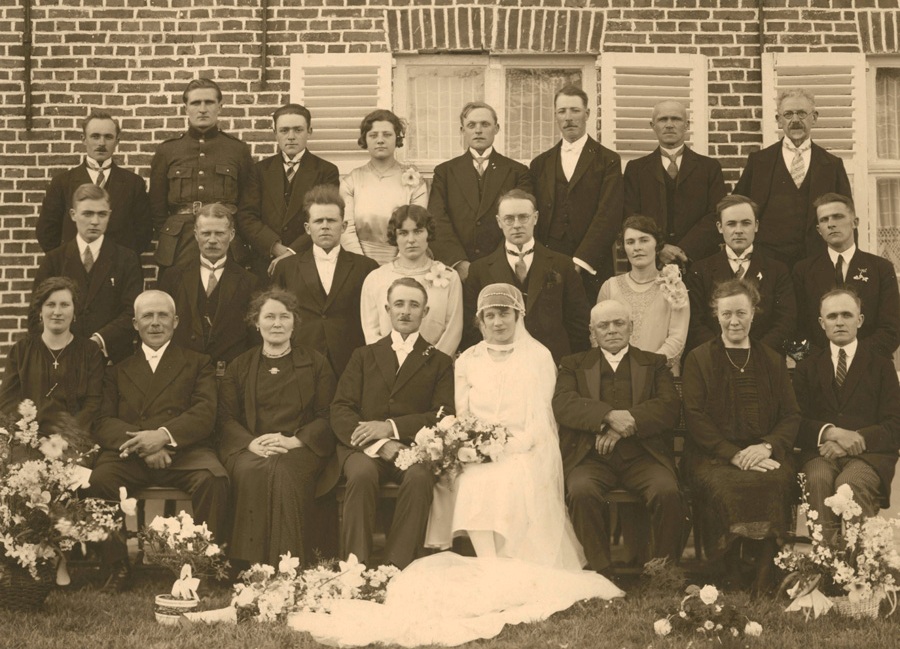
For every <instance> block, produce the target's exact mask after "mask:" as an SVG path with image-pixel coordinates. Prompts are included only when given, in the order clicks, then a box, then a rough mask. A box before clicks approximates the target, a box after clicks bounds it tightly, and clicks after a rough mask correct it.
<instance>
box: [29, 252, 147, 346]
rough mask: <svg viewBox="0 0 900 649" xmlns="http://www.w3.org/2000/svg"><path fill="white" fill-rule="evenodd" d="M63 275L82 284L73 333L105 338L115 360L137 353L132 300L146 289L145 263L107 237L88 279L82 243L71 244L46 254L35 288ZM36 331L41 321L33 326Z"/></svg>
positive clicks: (36, 276) (35, 281) (79, 286)
mask: <svg viewBox="0 0 900 649" xmlns="http://www.w3.org/2000/svg"><path fill="white" fill-rule="evenodd" d="M57 276H65V277H68V278H70V279H72V280H74V281H75V283H76V284H77V285H78V292H79V298H80V299H79V302H78V309H77V310H76V311H75V322H74V323H73V324H72V333H74V334H76V335H78V336H83V337H84V338H90V337H91V335H92V334H94V333H95V332H97V333H99V334H100V335H101V336H103V340H104V342H105V343H106V352H107V354H108V355H109V358H110V360H111V361H112V362H114V363H116V362H118V361H120V360H122V359H123V358H126V357H127V356H128V355H130V354H131V352H132V351H133V350H134V338H135V332H134V326H133V325H132V322H131V320H132V318H133V317H134V298H136V297H137V296H138V294H140V292H141V291H142V290H144V275H143V272H142V271H141V263H140V261H138V258H137V255H135V253H134V251H133V250H131V249H129V248H125V247H124V246H120V245H119V244H117V243H115V242H114V241H113V240H112V239H111V238H109V237H104V239H103V245H102V246H100V254H99V255H97V259H96V260H95V261H94V266H93V268H91V274H90V277H88V274H87V273H86V272H85V270H84V264H83V263H82V261H81V256H80V255H79V254H78V243H77V242H76V241H75V240H72V241H69V242H68V243H66V244H64V245H62V246H61V247H59V248H57V249H56V250H53V251H51V252H49V253H47V256H46V257H44V259H43V260H42V261H41V265H40V266H39V267H38V270H37V273H36V274H35V277H34V286H35V287H37V286H38V285H39V284H40V283H41V282H43V281H44V280H45V279H47V278H48V277H57ZM30 326H31V330H32V331H38V323H36V322H32V323H30Z"/></svg>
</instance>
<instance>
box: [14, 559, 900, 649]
mask: <svg viewBox="0 0 900 649" xmlns="http://www.w3.org/2000/svg"><path fill="white" fill-rule="evenodd" d="M73 577H74V578H75V584H74V585H75V586H76V588H77V587H78V586H79V584H84V583H85V581H86V577H87V576H86V575H84V574H79V573H75V574H74V575H73ZM170 584H171V578H170V577H169V575H168V574H167V573H164V572H157V571H155V570H143V571H141V572H140V573H139V578H138V582H137V585H136V587H135V589H134V590H133V591H131V592H129V593H126V594H122V595H109V594H105V593H100V592H98V591H96V590H94V589H92V588H90V587H87V588H83V589H76V590H71V591H61V590H57V591H54V592H53V593H51V594H50V597H49V598H48V599H47V602H46V604H45V607H44V610H43V611H42V612H39V613H28V614H25V613H9V612H5V611H0V647H2V648H3V649H168V648H169V647H173V648H177V649H231V648H235V649H238V648H240V649H276V648H277V649H282V648H284V647H299V648H312V647H320V646H321V645H319V644H317V643H316V642H315V641H313V640H312V638H311V637H310V636H308V635H306V634H300V633H296V632H293V631H290V630H288V629H287V628H286V627H284V626H280V625H269V624H242V625H239V626H235V625H218V626H211V627H207V626H204V625H196V626H184V627H164V626H160V625H158V624H157V623H156V622H155V621H154V618H153V596H154V594H157V593H160V592H165V591H166V590H167V588H168V586H169V585H170ZM627 590H629V595H628V597H626V598H625V599H624V600H618V601H613V602H604V601H596V600H595V601H589V602H584V603H580V604H577V605H575V606H573V607H572V608H571V609H569V610H567V611H563V612H561V613H558V614H556V615H554V616H553V617H551V618H550V619H549V620H547V621H545V622H542V623H538V624H523V625H518V626H513V627H507V628H506V629H504V631H503V632H502V633H501V634H500V635H499V636H498V637H496V638H494V639H493V640H485V641H479V642H474V643H470V644H469V645H465V646H467V647H479V648H484V649H522V648H531V647H534V648H538V647H542V648H545V649H576V648H585V649H598V648H599V649H605V648H606V647H610V648H614V649H618V648H620V647H625V648H629V649H630V648H632V647H639V648H642V649H643V648H648V647H653V648H654V649H666V648H671V649H674V648H676V647H677V648H679V649H684V648H686V647H689V646H690V647H726V648H727V647H751V648H752V647H759V648H765V649H779V648H785V649H795V648H803V649H826V648H834V649H848V648H853V647H864V648H867V649H868V648H872V649H878V648H881V647H884V648H891V649H893V648H895V647H900V612H898V613H895V614H894V616H893V617H891V618H888V619H887V620H885V619H879V620H875V621H854V620H849V619H846V618H840V617H837V616H835V615H833V614H829V615H828V616H826V617H824V618H821V619H819V620H817V621H811V622H809V623H806V622H804V620H803V617H802V615H800V614H796V613H791V614H786V613H783V612H782V611H783V609H784V607H785V606H786V604H785V603H783V602H771V601H768V602H764V603H750V602H749V601H748V600H747V598H746V596H744V595H731V596H729V598H728V601H729V602H731V603H733V604H734V605H736V606H737V607H738V608H739V610H743V611H744V612H745V613H746V614H747V615H748V616H749V617H750V618H751V619H754V620H756V621H758V622H760V623H761V624H762V625H763V628H764V631H763V635H762V636H761V637H759V638H746V639H743V640H739V641H735V640H732V639H727V640H726V639H723V642H722V643H719V642H715V641H708V640H707V641H704V640H703V639H702V638H699V637H696V636H691V637H685V636H681V637H671V636H670V637H667V638H658V637H657V636H655V635H654V633H653V621H654V620H655V619H656V618H657V617H659V615H658V613H659V611H660V610H661V609H666V610H673V609H674V608H675V607H677V604H678V600H679V597H678V595H677V594H676V593H672V594H661V593H659V592H658V591H656V590H652V589H651V588H650V587H646V586H643V585H642V584H636V585H635V586H633V587H631V588H630V589H627ZM201 595H202V596H203V601H202V602H201V606H203V607H204V608H218V607H221V606H224V605H226V604H227V602H228V600H229V597H230V591H229V589H227V588H226V587H224V586H210V585H209V584H206V583H204V584H201ZM692 641H693V642H692Z"/></svg>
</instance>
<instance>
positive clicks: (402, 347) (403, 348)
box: [391, 340, 416, 354]
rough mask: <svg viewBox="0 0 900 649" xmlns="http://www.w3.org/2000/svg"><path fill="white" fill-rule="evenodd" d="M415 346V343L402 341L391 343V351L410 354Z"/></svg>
mask: <svg viewBox="0 0 900 649" xmlns="http://www.w3.org/2000/svg"><path fill="white" fill-rule="evenodd" d="M415 344H416V343H415V342H408V341H406V340H404V341H403V342H402V343H392V344H391V349H393V350H394V351H395V352H404V353H406V354H411V353H412V350H413V346H414V345H415Z"/></svg>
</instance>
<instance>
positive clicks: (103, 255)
mask: <svg viewBox="0 0 900 649" xmlns="http://www.w3.org/2000/svg"><path fill="white" fill-rule="evenodd" d="M75 249H76V250H78V245H77V244H76V246H75ZM115 256H116V249H115V244H114V243H113V240H112V239H110V238H109V237H103V245H101V246H100V254H99V255H98V256H97V261H96V263H94V266H93V267H92V268H91V272H90V273H89V274H88V288H87V293H86V294H85V296H84V303H85V304H90V303H91V302H92V301H93V299H94V298H95V297H97V293H98V292H99V291H100V287H101V286H103V284H104V283H105V282H106V281H107V280H108V279H109V273H110V269H111V268H112V265H113V261H114V260H115Z"/></svg>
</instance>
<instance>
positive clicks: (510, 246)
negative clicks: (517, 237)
mask: <svg viewBox="0 0 900 649" xmlns="http://www.w3.org/2000/svg"><path fill="white" fill-rule="evenodd" d="M503 245H504V246H505V247H506V255H507V257H513V258H514V259H518V258H519V255H516V254H510V252H509V251H510V250H515V249H516V248H518V246H517V245H516V244H514V243H510V242H509V241H505V240H504V242H503ZM529 250H534V237H531V238H530V239H529V240H528V241H526V242H525V245H523V246H522V252H528V251H529Z"/></svg>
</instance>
